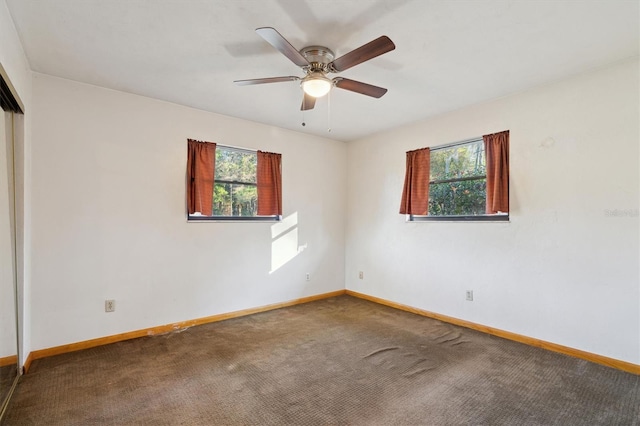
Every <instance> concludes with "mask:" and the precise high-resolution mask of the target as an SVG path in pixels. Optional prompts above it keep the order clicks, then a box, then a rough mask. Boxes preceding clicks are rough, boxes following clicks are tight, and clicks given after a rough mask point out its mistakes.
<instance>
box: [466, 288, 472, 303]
mask: <svg viewBox="0 0 640 426" xmlns="http://www.w3.org/2000/svg"><path fill="white" fill-rule="evenodd" d="M467 300H468V301H470V302H473V290H467Z"/></svg>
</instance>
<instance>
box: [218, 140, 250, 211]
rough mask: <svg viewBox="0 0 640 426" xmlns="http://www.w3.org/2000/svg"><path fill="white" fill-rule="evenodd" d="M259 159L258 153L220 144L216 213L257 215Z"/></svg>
mask: <svg viewBox="0 0 640 426" xmlns="http://www.w3.org/2000/svg"><path fill="white" fill-rule="evenodd" d="M257 158H258V157H257V155H256V153H255V152H251V151H245V150H241V149H237V148H227V147H223V146H218V147H216V167H215V183H214V187H213V215H214V216H240V217H247V216H249V217H251V216H256V215H257V211H258V190H257V186H256V166H257V162H258V160H257Z"/></svg>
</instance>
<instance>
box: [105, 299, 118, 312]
mask: <svg viewBox="0 0 640 426" xmlns="http://www.w3.org/2000/svg"><path fill="white" fill-rule="evenodd" d="M115 310H116V301H115V300H113V299H109V300H105V301H104V311H105V312H115Z"/></svg>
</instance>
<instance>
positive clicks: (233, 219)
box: [187, 215, 282, 223]
mask: <svg viewBox="0 0 640 426" xmlns="http://www.w3.org/2000/svg"><path fill="white" fill-rule="evenodd" d="M281 221H282V216H191V215H189V216H187V222H194V223H197V222H225V223H226V222H237V223H248V222H249V223H250V222H254V223H255V222H281Z"/></svg>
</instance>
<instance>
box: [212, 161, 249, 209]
mask: <svg viewBox="0 0 640 426" xmlns="http://www.w3.org/2000/svg"><path fill="white" fill-rule="evenodd" d="M254 157H255V156H254ZM216 171H217V167H216ZM254 174H255V170H254ZM257 208H258V192H257V188H256V187H255V186H254V185H243V184H235V183H216V184H215V186H214V188H213V215H214V216H255V215H256V212H257Z"/></svg>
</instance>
